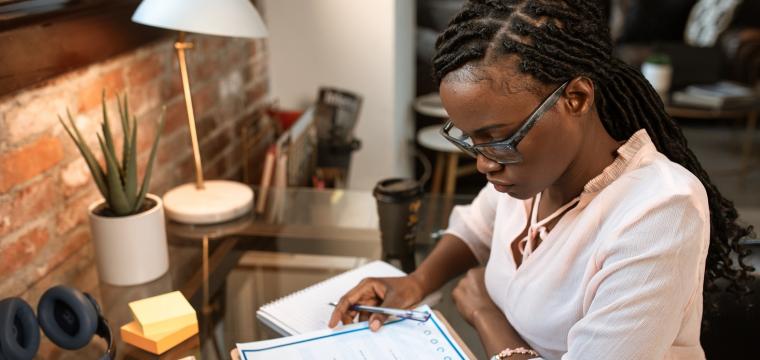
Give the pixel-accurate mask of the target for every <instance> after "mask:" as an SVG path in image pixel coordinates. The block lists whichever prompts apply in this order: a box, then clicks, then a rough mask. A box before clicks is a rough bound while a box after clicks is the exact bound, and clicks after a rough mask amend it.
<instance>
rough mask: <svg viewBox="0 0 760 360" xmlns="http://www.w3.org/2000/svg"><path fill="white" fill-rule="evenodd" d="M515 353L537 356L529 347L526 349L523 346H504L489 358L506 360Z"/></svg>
mask: <svg viewBox="0 0 760 360" xmlns="http://www.w3.org/2000/svg"><path fill="white" fill-rule="evenodd" d="M515 354H521V355H531V356H539V355H538V353H537V352H535V351H534V350H531V349H526V348H524V347H522V346H521V347H519V348H516V349H511V348H506V349H504V350H502V351H501V352H500V353H498V354H496V355H494V356H492V357H491V360H506V359H508V358H509V357H510V356H512V355H515Z"/></svg>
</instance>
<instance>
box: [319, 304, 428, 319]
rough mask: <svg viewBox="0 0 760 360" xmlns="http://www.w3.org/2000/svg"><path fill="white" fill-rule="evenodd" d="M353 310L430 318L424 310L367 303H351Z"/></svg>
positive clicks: (407, 317)
mask: <svg viewBox="0 0 760 360" xmlns="http://www.w3.org/2000/svg"><path fill="white" fill-rule="evenodd" d="M330 305H332V306H338V305H337V304H336V303H333V302H331V303H330ZM351 310H354V311H366V312H371V313H379V314H385V315H392V316H396V317H400V318H403V319H411V320H416V321H421V322H425V321H427V320H428V319H430V314H429V313H426V312H423V311H415V310H405V309H394V308H388V307H382V306H367V305H351Z"/></svg>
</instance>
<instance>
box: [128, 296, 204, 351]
mask: <svg viewBox="0 0 760 360" xmlns="http://www.w3.org/2000/svg"><path fill="white" fill-rule="evenodd" d="M129 309H130V310H131V311H132V316H133V317H134V321H132V322H130V323H128V324H126V325H124V326H122V327H121V338H122V340H124V342H126V343H128V344H131V345H133V346H136V347H138V348H140V349H143V350H145V351H148V352H151V353H153V354H156V355H160V354H163V353H164V352H166V351H167V350H169V349H171V348H173V347H174V346H176V345H178V344H180V343H181V342H183V341H185V340H187V339H189V338H190V337H192V336H193V335H195V334H197V333H198V319H197V317H196V316H195V310H194V309H193V307H192V306H191V305H190V303H189V302H188V301H187V299H185V297H184V296H183V295H182V293H181V292H179V291H174V292H170V293H167V294H163V295H158V296H154V297H150V298H147V299H142V300H138V301H133V302H131V303H129Z"/></svg>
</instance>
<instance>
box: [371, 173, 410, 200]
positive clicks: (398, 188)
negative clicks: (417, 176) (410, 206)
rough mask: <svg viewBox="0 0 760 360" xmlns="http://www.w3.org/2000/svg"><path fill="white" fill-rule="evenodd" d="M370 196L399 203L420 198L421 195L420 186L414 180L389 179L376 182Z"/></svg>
mask: <svg viewBox="0 0 760 360" xmlns="http://www.w3.org/2000/svg"><path fill="white" fill-rule="evenodd" d="M372 194H373V195H374V196H375V197H384V198H390V199H391V200H393V199H395V200H399V201H400V200H406V199H409V198H414V197H418V196H420V195H421V194H422V186H420V183H419V182H418V181H417V180H414V179H408V178H391V179H385V180H381V181H380V182H378V183H377V185H376V186H375V189H374V190H373V191H372Z"/></svg>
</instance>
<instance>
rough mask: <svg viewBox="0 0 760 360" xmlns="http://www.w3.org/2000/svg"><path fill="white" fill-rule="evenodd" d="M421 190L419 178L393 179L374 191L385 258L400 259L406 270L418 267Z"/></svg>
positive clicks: (383, 181)
mask: <svg viewBox="0 0 760 360" xmlns="http://www.w3.org/2000/svg"><path fill="white" fill-rule="evenodd" d="M422 191H423V190H422V186H421V185H420V183H419V182H418V181H417V180H414V179H404V178H392V179H386V180H382V181H380V182H378V183H377V185H376V186H375V189H374V191H373V192H372V194H373V195H374V196H375V200H376V201H377V213H378V215H379V219H380V236H381V238H382V248H383V258H384V259H386V260H389V259H398V260H400V261H401V266H402V268H403V269H404V271H406V272H410V271H413V270H414V268H415V264H414V239H415V238H416V237H417V224H418V223H419V211H420V205H421V204H422Z"/></svg>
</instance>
